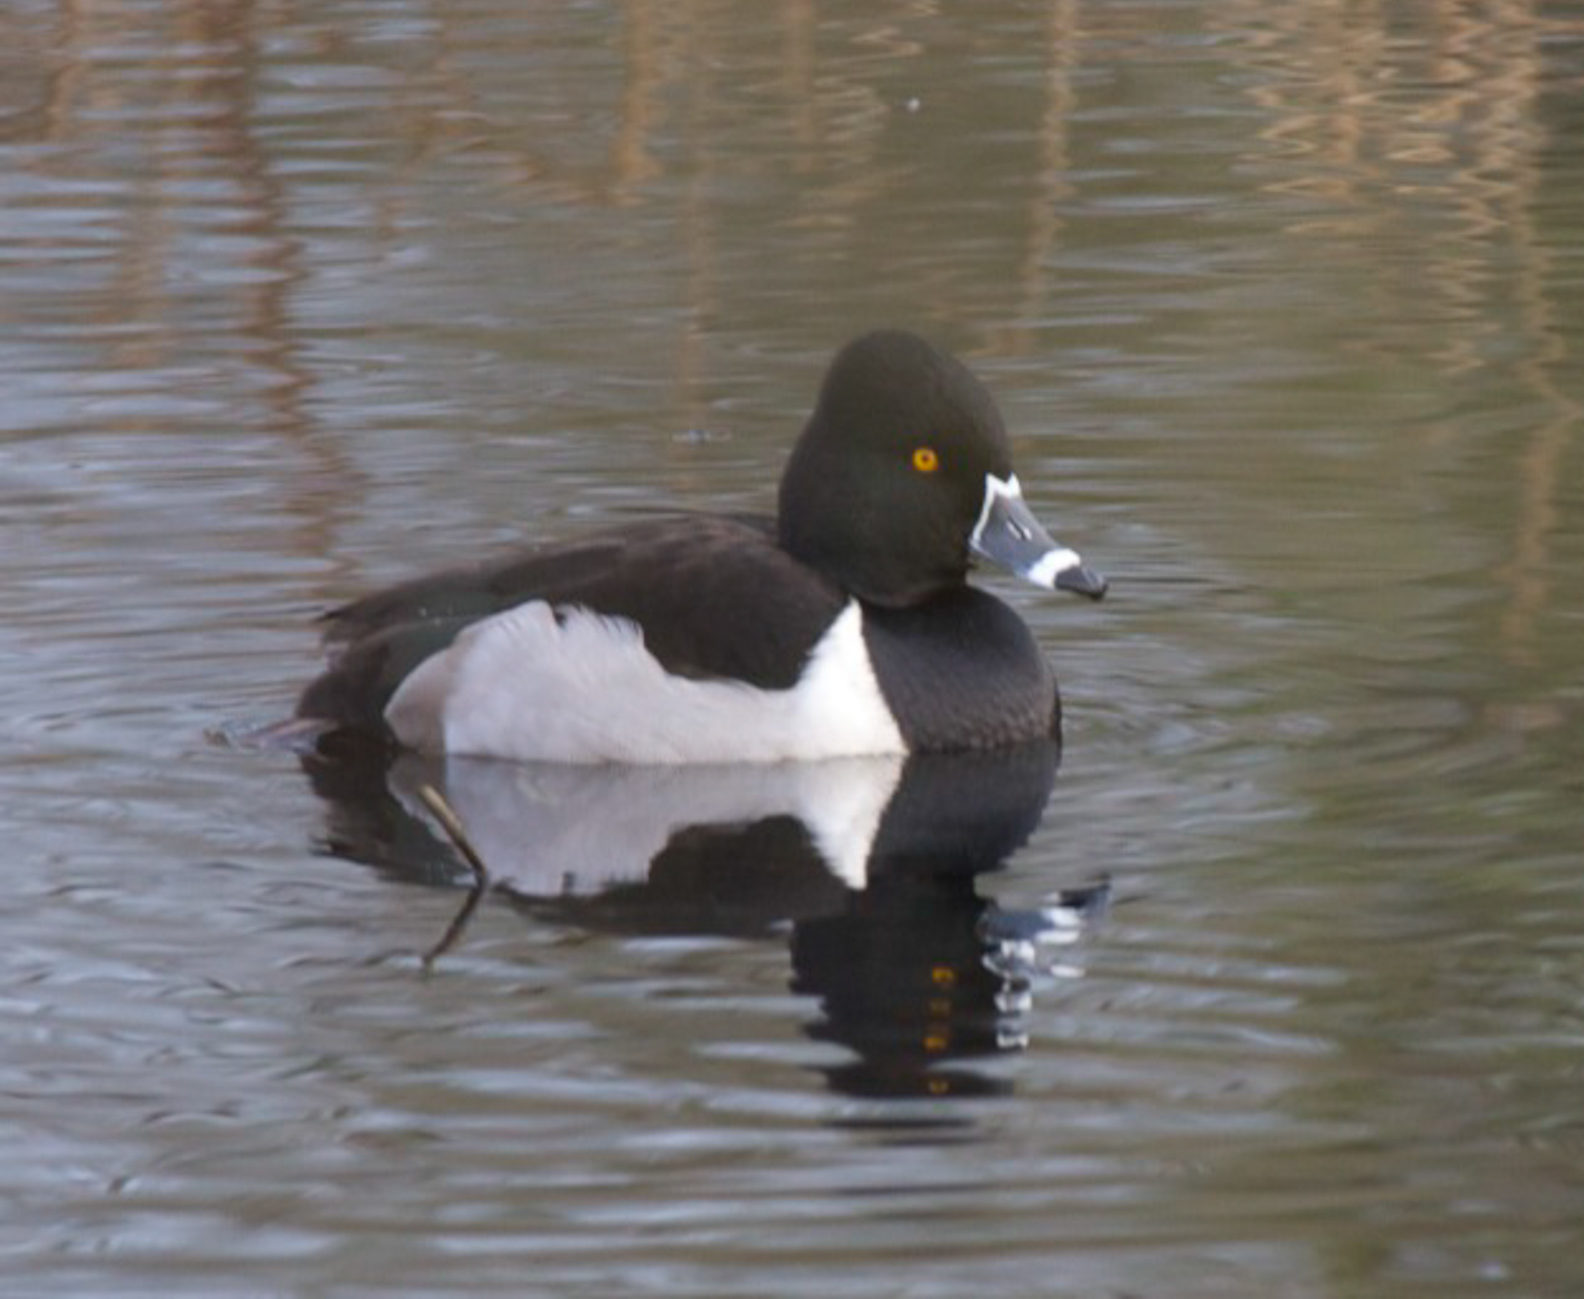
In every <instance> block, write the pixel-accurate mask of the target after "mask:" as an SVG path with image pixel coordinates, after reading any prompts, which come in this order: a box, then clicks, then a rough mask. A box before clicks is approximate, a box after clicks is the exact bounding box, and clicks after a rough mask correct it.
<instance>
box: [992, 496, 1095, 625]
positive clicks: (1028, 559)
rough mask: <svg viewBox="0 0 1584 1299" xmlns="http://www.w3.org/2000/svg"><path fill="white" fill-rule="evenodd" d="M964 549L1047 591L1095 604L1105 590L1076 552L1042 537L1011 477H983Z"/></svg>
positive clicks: (1048, 537)
mask: <svg viewBox="0 0 1584 1299" xmlns="http://www.w3.org/2000/svg"><path fill="white" fill-rule="evenodd" d="M968 548H969V550H971V551H972V552H973V553H974V554H975V555H978V556H979V557H980V558H982V559H988V560H989V561H990V562H991V563H993V564H999V565H1000V566H1001V567H1002V568H1004V569H1006V570H1007V571H1008V572H1012V573H1016V574H1017V575H1018V576H1019V577H1021V578H1023V579H1024V580H1025V581H1029V582H1032V583H1034V585H1035V586H1042V587H1044V588H1045V589H1046V590H1047V591H1074V592H1076V593H1077V594H1079V595H1087V596H1088V597H1089V598H1090V599H1092V600H1098V599H1099V598H1100V597H1101V596H1103V595H1104V594H1105V593H1106V586H1107V585H1108V584H1107V582H1106V580H1105V578H1103V577H1101V576H1100V574H1099V573H1097V572H1095V571H1094V569H1092V568H1089V567H1087V566H1086V565H1085V564H1084V562H1083V560H1082V559H1081V558H1080V557H1079V555H1078V552H1077V551H1075V550H1069V549H1067V547H1066V546H1063V545H1061V544H1060V543H1059V542H1058V541H1056V540H1055V539H1054V538H1053V537H1052V536H1051V535H1050V533H1048V532H1046V531H1045V529H1044V527H1043V526H1042V525H1041V523H1040V521H1039V520H1038V519H1036V518H1035V517H1034V514H1033V512H1032V511H1031V510H1030V509H1029V507H1028V505H1027V503H1026V502H1025V501H1024V500H1023V489H1022V488H1021V487H1019V486H1018V480H1017V475H1016V474H1008V475H1007V476H1006V477H1005V478H997V477H996V476H995V475H994V474H986V475H985V498H984V508H983V509H982V510H980V511H979V522H978V523H976V524H975V525H974V530H973V532H972V533H971V534H970V535H969V537H968Z"/></svg>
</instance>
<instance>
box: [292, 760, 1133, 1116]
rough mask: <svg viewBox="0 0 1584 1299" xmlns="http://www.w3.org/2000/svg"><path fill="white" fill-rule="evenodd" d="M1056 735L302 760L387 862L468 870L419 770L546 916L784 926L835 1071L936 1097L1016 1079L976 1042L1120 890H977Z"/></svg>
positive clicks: (335, 811)
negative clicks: (1024, 899)
mask: <svg viewBox="0 0 1584 1299" xmlns="http://www.w3.org/2000/svg"><path fill="white" fill-rule="evenodd" d="M1059 757H1060V752H1059V748H1058V747H1057V746H1056V745H1053V744H1043V745H1030V746H1026V747H1023V748H1020V749H1016V750H1011V751H1007V752H1004V753H997V754H987V755H969V756H956V755H954V756H924V757H915V758H911V759H908V760H906V761H903V760H902V759H898V758H864V759H848V760H841V761H833V762H822V763H806V764H786V765H780V766H756V765H744V766H736V767H673V768H633V767H568V766H551V765H525V764H513V763H501V762H492V761H485V760H478V759H467V758H450V759H432V758H421V757H417V756H414V755H403V756H401V757H399V758H396V759H395V760H394V761H391V760H389V759H388V758H387V757H386V756H384V755H380V754H369V753H359V752H319V753H315V754H313V755H310V756H308V757H306V758H305V759H304V765H305V768H306V770H307V771H308V774H309V776H310V778H311V780H312V782H313V786H314V789H315V791H316V793H318V794H319V796H320V797H321V798H322V799H323V800H324V801H325V803H326V805H327V814H326V839H325V843H326V846H327V848H328V850H329V851H330V852H332V853H334V854H335V855H337V856H341V857H345V858H348V859H351V860H354V861H358V862H362V863H365V864H368V865H372V866H374V867H376V868H377V869H378V870H380V871H381V872H382V873H383V874H385V875H386V876H388V877H390V878H392V879H397V880H401V881H405V882H411V883H420V884H425V885H431V886H456V885H460V884H472V883H473V880H474V877H473V872H472V871H471V869H470V868H469V867H468V866H467V864H466V863H465V862H464V860H463V859H462V857H461V855H460V854H459V853H458V851H457V849H456V847H455V846H454V844H453V843H452V841H451V840H450V838H448V836H447V835H446V834H445V832H444V831H443V830H442V829H441V827H440V826H439V825H438V824H437V822H436V820H435V818H434V816H433V815H432V813H431V812H430V811H429V809H428V808H427V807H426V806H425V803H424V800H423V797H422V795H421V791H422V790H423V789H424V788H425V787H426V786H428V787H432V788H433V789H435V790H438V791H439V792H440V793H441V794H442V795H443V797H444V799H445V802H446V803H447V804H449V806H450V808H451V809H453V810H454V812H455V814H456V816H457V818H458V820H459V821H460V824H461V827H462V829H463V830H464V831H465V833H466V836H467V841H468V843H469V844H470V845H471V847H472V848H473V849H474V850H475V851H476V853H477V854H478V856H479V858H480V859H481V860H482V862H483V863H484V865H485V866H486V867H487V868H488V873H489V881H488V891H489V893H490V895H491V896H495V897H504V898H506V899H507V900H509V901H510V903H511V904H512V905H514V906H516V907H518V908H519V909H521V910H522V911H524V912H526V913H528V914H531V915H533V916H535V917H536V918H539V919H542V920H545V921H549V922H551V923H555V924H558V925H563V926H568V927H574V928H579V929H583V930H588V931H600V932H609V933H614V934H618V935H632V936H638V935H643V936H655V935H696V936H711V935H715V936H730V937H736V938H750V939H753V938H758V939H764V940H767V941H778V942H779V941H788V938H787V936H788V935H790V938H789V950H790V956H791V967H792V968H791V975H790V984H791V987H792V988H793V990H794V991H796V992H799V993H803V994H806V995H809V996H812V997H815V998H817V999H818V1002H819V1014H818V1016H817V1018H815V1019H814V1020H813V1021H811V1022H810V1023H808V1024H807V1025H806V1026H805V1031H806V1032H807V1033H808V1035H809V1036H810V1037H811V1038H814V1039H817V1040H820V1041H826V1042H831V1043H836V1044H840V1045H841V1046H844V1047H846V1048H848V1049H849V1051H850V1052H851V1053H852V1057H851V1059H849V1060H847V1061H844V1062H842V1063H840V1064H837V1065H833V1066H827V1067H825V1068H823V1070H822V1072H823V1074H824V1076H825V1078H826V1081H827V1082H828V1084H829V1085H830V1086H831V1087H832V1088H833V1089H834V1090H836V1091H837V1092H840V1093H843V1094H846V1095H850V1096H863V1097H910V1096H930V1097H943V1096H970V1095H975V1096H977V1095H987V1094H1000V1093H1004V1092H1009V1091H1010V1090H1011V1083H1010V1082H1009V1081H1007V1079H1006V1077H1005V1075H1004V1073H997V1072H995V1071H991V1070H987V1069H984V1068H981V1067H977V1066H976V1062H979V1063H983V1062H985V1061H988V1060H991V1059H994V1058H995V1057H998V1056H1002V1055H1004V1054H1006V1053H1008V1052H1013V1051H1016V1050H1018V1049H1020V1048H1021V1046H1022V1045H1023V1043H1024V1040H1025V1035H1024V1032H1023V1029H1022V1027H1021V1024H1022V1020H1023V1019H1024V1018H1025V1017H1026V1015H1027V1011H1028V1008H1029V1005H1030V997H1031V989H1032V987H1033V985H1034V983H1035V981H1036V979H1037V978H1038V977H1039V975H1040V974H1041V973H1042V971H1043V970H1045V969H1048V968H1050V967H1051V965H1052V964H1053V963H1054V962H1055V960H1056V957H1057V954H1058V953H1059V955H1060V959H1061V963H1062V964H1063V965H1064V966H1065V967H1068V968H1070V967H1071V957H1072V950H1073V945H1074V944H1075V943H1076V942H1077V941H1078V939H1079V938H1080V937H1081V936H1082V934H1083V932H1084V929H1085V926H1086V924H1087V923H1088V922H1089V921H1090V920H1092V919H1093V918H1095V917H1096V916H1097V915H1098V914H1099V912H1100V911H1101V910H1103V908H1104V906H1105V903H1106V900H1107V895H1108V889H1107V887H1106V886H1105V885H1104V884H1100V885H1095V886H1093V887H1089V888H1084V889H1079V890H1072V891H1067V892H1062V893H1058V894H1053V895H1052V896H1051V897H1049V898H1048V899H1045V900H1044V902H1043V904H1042V905H1041V906H1039V907H1036V908H1028V909H1016V910H1014V909H1008V908H1002V907H1000V906H999V905H998V904H997V903H995V902H994V901H993V900H991V899H988V898H986V897H984V896H983V895H982V894H981V893H980V891H979V881H980V879H981V877H982V876H984V875H986V874H987V873H989V872H992V871H995V870H997V869H999V868H1000V867H1001V866H1002V865H1003V864H1005V862H1006V861H1007V860H1008V858H1009V857H1010V856H1011V855H1012V854H1013V853H1014V852H1015V851H1016V850H1017V849H1018V848H1019V847H1021V846H1022V845H1023V844H1024V843H1025V842H1026V841H1027V840H1028V838H1029V836H1030V835H1031V834H1032V833H1033V832H1034V830H1035V828H1036V827H1037V826H1038V825H1039V823H1040V821H1041V818H1042V817H1043V815H1044V812H1045V808H1046V805H1047V803H1048V801H1049V798H1050V795H1051V791H1052V789H1053V787H1054V784H1055V779H1056V771H1057V766H1058V762H1059ZM482 891H483V890H475V894H474V896H473V897H471V898H470V899H469V902H470V903H476V902H477V901H478V894H479V893H481V892H482ZM470 914H471V910H470V909H468V908H465V909H464V911H463V912H462V913H460V914H459V917H458V919H459V921H464V922H465V919H466V917H467V916H468V915H470ZM454 927H455V928H461V927H462V926H461V925H458V926H454ZM438 937H439V936H438V935H437V938H438ZM449 937H456V936H455V935H452V936H448V939H449ZM458 941H461V942H465V941H466V938H465V934H463V935H461V936H460V937H459V938H458ZM442 959H443V958H442Z"/></svg>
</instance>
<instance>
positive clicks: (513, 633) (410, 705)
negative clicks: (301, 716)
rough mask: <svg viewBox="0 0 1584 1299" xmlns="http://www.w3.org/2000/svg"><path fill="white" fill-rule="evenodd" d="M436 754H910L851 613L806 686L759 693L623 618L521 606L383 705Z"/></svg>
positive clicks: (420, 745)
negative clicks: (670, 664) (715, 676)
mask: <svg viewBox="0 0 1584 1299" xmlns="http://www.w3.org/2000/svg"><path fill="white" fill-rule="evenodd" d="M385 718H386V720H387V721H388V722H389V723H390V726H391V729H392V731H394V732H395V734H396V737H397V738H398V739H399V740H401V742H402V743H403V744H406V745H407V746H409V747H410V748H414V749H418V750H420V751H423V752H428V753H442V752H443V753H458V754H474V755H478V756H481V757H492V758H509V759H512V760H514V761H519V762H534V761H542V762H585V763H587V762H626V763H640V764H653V763H694V762H783V761H793V760H803V759H818V758H834V757H847V756H852V755H858V754H881V753H902V752H905V750H906V745H905V744H904V743H903V740H902V734H901V732H900V731H899V730H898V729H897V725H896V722H895V720H894V719H893V718H892V716H891V713H890V710H889V709H888V708H887V707H886V703H885V699H884V698H883V696H882V695H881V693H880V686H879V683H878V682H877V681H876V680H875V674H874V668H873V665H872V664H871V663H870V661H869V653H868V650H867V648H866V647H865V645H864V639H863V610H862V609H861V608H860V607H859V605H858V604H857V603H856V602H855V601H854V602H850V603H849V604H848V605H847V607H846V608H845V609H844V610H842V612H841V614H840V616H839V617H837V619H836V620H835V622H833V623H832V624H831V625H830V627H829V628H828V629H827V630H826V633H825V635H824V636H823V637H822V638H821V639H820V641H819V643H818V644H817V645H816V646H815V647H814V652H813V653H812V654H811V655H810V657H809V661H808V665H807V666H806V667H805V669H804V671H803V675H802V677H801V678H800V679H799V680H798V682H797V684H796V685H794V686H793V687H792V688H791V689H789V690H761V689H757V688H755V687H752V686H747V685H742V684H738V683H732V682H725V681H693V680H688V679H687V678H684V677H675V676H672V675H671V674H669V673H668V672H666V670H665V669H664V668H663V667H661V666H660V663H659V662H658V660H656V659H655V657H654V656H653V655H652V654H650V653H649V651H648V650H647V649H645V648H644V643H643V634H642V632H641V631H640V630H639V628H638V627H637V626H636V625H635V624H634V623H632V622H630V621H628V620H627V619H624V618H608V617H604V616H602V615H600V614H595V613H590V612H588V611H587V610H583V609H562V610H561V611H560V618H559V620H558V619H557V616H556V614H555V612H553V611H552V610H551V608H550V606H549V605H547V604H545V603H544V602H543V601H535V602H534V603H532V604H525V605H520V606H518V607H517V608H515V609H510V610H507V611H506V612H505V613H500V614H496V615H495V616H494V617H492V618H486V619H484V620H482V621H481V622H478V623H475V624H474V625H473V626H471V627H469V628H467V629H466V630H465V631H464V632H463V633H462V634H461V635H460V636H458V637H457V639H456V640H455V641H454V642H453V643H452V644H451V646H450V647H449V648H447V649H445V650H443V651H442V652H440V653H439V654H436V655H434V656H432V657H431V658H428V659H426V660H425V661H424V662H423V663H422V664H420V665H419V666H418V668H417V669H416V670H414V671H413V672H412V674H411V675H410V676H408V678H407V679H406V680H405V681H404V682H402V684H401V687H400V688H399V689H398V690H397V691H396V693H395V695H394V696H393V697H392V698H391V701H390V704H389V705H388V706H387V707H386V709H385Z"/></svg>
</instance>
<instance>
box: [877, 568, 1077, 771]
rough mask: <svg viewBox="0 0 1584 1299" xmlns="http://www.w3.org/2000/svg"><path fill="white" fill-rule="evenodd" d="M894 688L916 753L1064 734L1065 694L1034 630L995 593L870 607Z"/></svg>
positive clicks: (897, 711) (884, 680) (886, 688)
mask: <svg viewBox="0 0 1584 1299" xmlns="http://www.w3.org/2000/svg"><path fill="white" fill-rule="evenodd" d="M864 635H865V640H866V641H867V643H868V646H869V654H870V657H871V659H872V660H873V662H874V667H875V675H876V677H878V678H879V682H880V690H881V692H882V693H883V694H884V695H885V699H886V703H887V704H888V705H889V706H890V709H891V712H892V714H893V716H895V717H896V719H897V724H898V725H899V726H900V727H901V728H902V735H903V738H904V739H905V740H906V741H907V745H908V748H909V749H910V750H911V751H913V752H915V753H937V752H950V751H953V750H963V749H991V748H999V747H1002V746H1005V745H1010V744H1019V743H1024V742H1026V741H1029V740H1038V739H1060V737H1061V700H1060V697H1059V695H1058V694H1057V690H1056V678H1055V676H1054V675H1053V674H1052V673H1051V669H1050V664H1049V663H1047V662H1046V660H1045V656H1044V654H1042V653H1041V652H1040V648H1039V645H1038V644H1037V643H1036V641H1035V640H1034V636H1033V633H1032V632H1030V631H1029V629H1028V626H1027V625H1026V624H1025V623H1024V622H1023V620H1022V619H1021V618H1019V617H1018V616H1017V614H1015V613H1013V612H1012V610H1011V609H1009V608H1007V606H1006V605H1004V604H1002V603H1001V601H999V600H997V599H996V598H995V597H994V596H992V595H989V594H987V593H986V592H984V591H980V590H976V589H975V588H973V587H967V586H965V587H959V588H958V589H957V590H954V591H949V592H947V593H945V594H943V595H939V596H937V597H935V598H934V599H932V600H928V601H926V602H925V603H923V604H921V605H916V606H914V607H912V608H907V609H880V608H873V607H868V606H866V607H865V609H864Z"/></svg>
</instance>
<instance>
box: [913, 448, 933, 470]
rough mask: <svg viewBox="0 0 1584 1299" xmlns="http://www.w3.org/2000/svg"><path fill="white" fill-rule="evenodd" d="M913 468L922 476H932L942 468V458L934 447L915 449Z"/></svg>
mask: <svg viewBox="0 0 1584 1299" xmlns="http://www.w3.org/2000/svg"><path fill="white" fill-rule="evenodd" d="M913 468H915V469H917V470H918V471H919V473H921V474H932V473H934V472H935V471H936V470H937V469H939V468H940V456H939V454H937V452H936V450H935V448H934V447H914V448H913Z"/></svg>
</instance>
